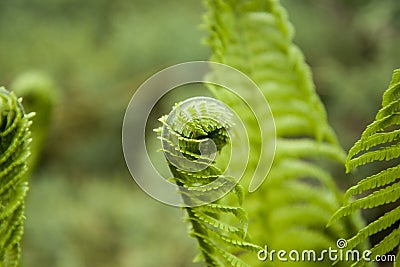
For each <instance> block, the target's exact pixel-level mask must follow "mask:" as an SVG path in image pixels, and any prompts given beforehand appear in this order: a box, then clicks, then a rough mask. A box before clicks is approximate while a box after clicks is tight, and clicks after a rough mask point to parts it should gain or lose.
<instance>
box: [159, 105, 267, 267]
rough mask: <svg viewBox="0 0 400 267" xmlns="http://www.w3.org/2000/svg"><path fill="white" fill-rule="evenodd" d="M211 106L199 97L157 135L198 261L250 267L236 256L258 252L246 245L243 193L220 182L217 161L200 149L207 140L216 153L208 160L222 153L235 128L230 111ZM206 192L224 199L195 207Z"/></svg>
mask: <svg viewBox="0 0 400 267" xmlns="http://www.w3.org/2000/svg"><path fill="white" fill-rule="evenodd" d="M211 100H212V99H211V98H206V97H197V98H192V99H188V100H186V101H184V102H182V103H179V104H177V105H175V107H174V109H173V110H172V111H171V113H170V114H169V115H168V116H167V117H165V116H164V117H162V118H161V119H160V121H161V122H162V123H163V127H162V128H161V129H158V130H156V132H157V133H158V135H159V138H160V139H161V141H162V144H163V149H162V151H164V153H165V155H166V158H167V161H168V165H169V168H170V170H171V172H172V174H173V176H174V177H173V179H172V180H173V181H174V182H175V183H176V184H177V185H178V186H180V188H181V190H180V192H179V193H180V194H181V196H182V199H183V200H184V203H185V204H186V205H187V207H185V210H186V213H187V221H188V222H189V223H190V224H191V226H192V229H191V231H190V235H191V236H193V237H195V238H196V239H197V241H198V245H199V250H200V251H201V253H202V255H201V256H199V257H197V258H196V260H198V259H203V260H204V261H205V263H206V264H207V266H228V265H230V266H237V267H239V266H240V267H245V266H249V265H247V264H246V263H245V262H244V261H242V260H240V259H239V258H238V257H236V256H235V255H234V254H235V253H238V252H239V251H241V252H246V251H248V252H256V251H258V250H259V249H260V247H259V246H257V245H255V244H252V243H251V242H249V241H248V240H247V226H248V222H247V214H246V212H245V211H244V209H243V208H241V207H240V206H239V205H240V204H241V202H242V200H243V196H242V195H243V190H242V189H241V188H240V187H241V186H240V185H235V180H234V179H233V178H232V177H229V176H223V172H222V170H221V169H220V168H218V167H217V166H216V164H215V159H213V158H212V157H210V155H209V154H207V153H203V152H204V151H202V149H201V145H202V144H205V142H209V141H210V140H211V142H212V143H213V144H214V145H215V147H214V148H215V149H216V151H211V154H213V153H215V154H219V153H221V149H222V148H223V147H224V146H225V145H226V144H228V143H229V135H228V132H227V130H228V129H230V128H231V127H232V126H233V123H232V122H231V117H232V114H231V113H230V111H229V110H228V109H226V107H224V108H221V107H220V106H219V105H220V104H219V102H217V101H216V100H213V101H211ZM206 151H207V149H206ZM203 159H204V161H202V160H203ZM196 168H197V169H196ZM225 187H227V188H231V189H229V190H227V189H225ZM210 192H211V193H218V192H228V194H227V195H225V196H224V197H223V198H222V199H220V200H216V201H213V202H211V203H204V202H203V203H201V204H202V205H198V204H197V203H198V202H199V200H202V197H203V196H204V194H205V193H210ZM231 195H232V196H233V195H236V202H238V203H237V204H235V205H234V204H233V202H234V201H233V199H232V197H231ZM238 250H239V251H238Z"/></svg>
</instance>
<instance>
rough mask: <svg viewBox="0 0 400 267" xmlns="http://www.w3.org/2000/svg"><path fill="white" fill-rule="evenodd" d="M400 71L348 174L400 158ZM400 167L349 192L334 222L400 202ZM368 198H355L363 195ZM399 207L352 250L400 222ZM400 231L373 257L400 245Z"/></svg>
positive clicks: (348, 164) (350, 161)
mask: <svg viewBox="0 0 400 267" xmlns="http://www.w3.org/2000/svg"><path fill="white" fill-rule="evenodd" d="M399 96H400V69H398V70H395V71H394V74H393V77H392V81H391V83H390V85H389V88H388V89H387V90H386V91H385V93H384V94H383V101H382V108H381V109H380V110H379V111H378V113H377V115H376V118H375V121H374V122H372V123H371V124H370V125H368V126H367V128H366V129H365V131H364V132H363V133H362V135H361V138H360V140H358V141H357V142H356V143H355V144H354V146H353V147H352V148H351V149H350V152H349V155H348V158H347V161H346V169H347V171H348V172H350V171H351V170H353V169H354V168H356V167H360V166H363V165H366V164H368V163H374V162H377V161H384V160H385V161H390V160H394V159H398V158H400V147H399V143H398V140H399V132H400V129H399V125H400V109H399V107H400V106H399V103H398V102H399ZM399 178H400V165H398V164H397V165H396V166H393V167H390V168H387V169H385V170H382V171H380V172H378V173H375V174H373V175H370V176H368V177H366V178H364V179H363V180H361V181H360V182H358V184H357V185H355V186H352V187H351V188H350V189H348V190H347V192H346V195H345V202H344V204H343V206H342V207H341V208H340V209H339V210H337V211H336V213H335V214H334V215H333V216H332V218H331V220H330V221H331V222H333V221H336V220H339V219H340V218H343V217H345V216H348V215H350V214H352V213H354V212H356V211H358V210H360V209H368V208H374V207H379V206H381V205H384V204H388V203H394V202H396V201H399V199H400V181H399ZM369 191H371V192H370V193H369V194H367V195H366V196H363V197H361V198H359V199H353V197H356V196H358V195H360V194H362V193H365V192H369ZM399 219H400V209H399V207H397V208H394V209H392V210H391V211H389V212H387V213H386V214H384V215H383V216H381V217H380V218H378V219H377V220H375V221H373V222H371V223H370V224H369V225H367V226H365V227H364V228H363V229H361V230H360V231H359V232H358V233H357V234H356V235H355V236H354V237H352V238H350V239H349V242H348V244H349V248H352V247H354V246H356V245H357V244H359V243H360V242H363V241H364V240H366V239H367V238H368V237H370V236H371V235H373V234H376V233H378V232H380V231H382V230H384V229H387V228H389V227H391V226H392V225H395V224H396V223H398V222H399ZM399 231H400V230H399V229H395V230H393V231H392V232H391V233H390V234H389V235H388V236H386V237H385V238H384V239H383V240H382V241H381V242H380V243H378V244H377V245H375V246H374V247H373V248H372V255H371V257H374V256H377V255H383V254H385V253H387V252H389V251H392V250H393V249H394V248H396V247H398V246H399V240H400V234H399V233H400V232H399ZM364 264H366V262H365V261H363V260H361V261H359V262H358V263H357V264H356V265H355V266H363V265H364Z"/></svg>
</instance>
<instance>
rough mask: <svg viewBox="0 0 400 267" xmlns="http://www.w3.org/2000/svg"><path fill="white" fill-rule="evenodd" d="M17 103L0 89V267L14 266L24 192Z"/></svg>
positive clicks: (24, 134)
mask: <svg viewBox="0 0 400 267" xmlns="http://www.w3.org/2000/svg"><path fill="white" fill-rule="evenodd" d="M33 115H34V114H33V113H29V114H25V112H24V109H23V107H22V104H21V99H17V97H16V96H15V94H14V93H12V92H8V91H7V90H6V89H5V88H4V87H0V266H2V267H8V266H10V267H11V266H12V267H14V266H18V265H19V259H20V253H21V248H20V241H21V237H22V233H23V223H24V219H25V217H24V208H25V207H24V199H25V196H26V193H27V191H28V182H27V181H26V176H25V173H26V171H27V159H28V156H29V154H30V151H29V145H30V142H31V139H30V131H29V126H30V125H31V118H32V116H33Z"/></svg>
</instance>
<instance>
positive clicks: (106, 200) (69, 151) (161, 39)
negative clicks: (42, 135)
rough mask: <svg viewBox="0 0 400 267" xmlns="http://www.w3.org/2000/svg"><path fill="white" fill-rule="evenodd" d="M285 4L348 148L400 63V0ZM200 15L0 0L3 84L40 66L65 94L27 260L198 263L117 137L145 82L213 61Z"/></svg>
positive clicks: (32, 213)
mask: <svg viewBox="0 0 400 267" xmlns="http://www.w3.org/2000/svg"><path fill="white" fill-rule="evenodd" d="M282 2H283V4H284V5H285V6H286V7H287V8H288V11H289V15H290V18H291V21H292V22H293V24H294V25H295V28H296V43H297V44H299V46H300V47H301V48H302V49H303V51H304V53H305V55H306V59H307V61H308V62H309V63H310V65H311V67H312V69H313V73H314V78H315V82H316V84H317V89H318V92H319V94H320V95H321V97H322V100H323V101H324V103H325V104H326V107H327V111H328V116H329V120H330V122H331V124H332V125H333V126H334V128H335V129H336V131H337V134H338V136H339V139H340V141H341V142H342V144H343V145H344V146H345V148H349V147H350V145H351V144H353V143H354V141H355V140H356V139H357V138H358V136H359V135H360V133H361V132H362V130H363V129H364V128H365V126H366V125H367V123H368V122H369V121H372V120H373V117H374V113H375V111H376V110H377V109H378V107H379V105H380V101H381V95H382V93H383V89H382V88H384V87H385V85H386V81H387V80H389V79H390V75H391V72H392V70H393V69H395V68H396V67H399V59H400V49H398V47H400V30H399V28H400V16H399V15H400V2H399V1H398V0H385V1H381V0H303V1H297V0H283V1H282ZM203 11H204V8H203V7H202V4H201V1H195V0H190V1H178V0H172V1H164V2H160V1H156V0H134V1H128V0H114V1H111V0H87V1H78V0H54V1H48V0H45V1H43V0H29V1H28V0H13V1H0V81H1V84H3V85H6V86H8V87H9V88H10V89H12V88H11V87H10V86H11V83H12V81H13V80H15V79H16V78H17V76H18V75H20V74H21V73H23V72H25V71H31V70H38V71H41V72H43V73H45V74H47V75H48V76H50V77H52V78H53V79H54V83H55V84H56V87H57V88H59V89H60V90H59V93H58V100H57V101H56V106H55V107H54V108H55V109H54V116H53V123H52V125H51V126H50V134H49V137H48V138H47V140H46V144H45V147H44V151H43V153H44V154H43V156H42V158H41V161H40V162H39V164H38V169H37V172H36V173H35V174H34V175H33V177H32V179H31V191H30V194H29V195H28V202H27V223H26V231H25V232H26V233H25V236H24V245H23V263H24V264H23V265H24V266H54V267H58V266H138V267H142V266H145V267H146V266H150V267H151V266H160V264H162V265H163V266H171V267H172V266H174V267H175V266H191V265H193V264H192V263H190V262H191V259H192V258H193V256H194V255H195V250H194V244H193V243H191V242H192V240H190V239H189V238H187V237H186V229H185V227H184V224H182V225H179V222H180V221H181V212H180V211H179V210H178V209H175V208H171V207H167V206H165V205H161V204H159V203H157V202H156V201H154V200H152V199H150V198H149V197H148V196H147V195H145V194H144V193H142V192H141V191H140V190H138V188H137V186H136V185H135V183H134V182H133V181H132V178H131V177H130V176H129V174H128V172H127V171H126V167H125V164H124V159H123V156H122V151H121V138H120V137H121V124H122V118H123V116H124V109H125V107H126V106H127V104H128V102H129V99H130V97H131V96H132V94H133V92H134V90H135V88H137V86H138V85H139V84H140V83H141V82H143V81H144V80H145V79H146V78H147V77H149V76H150V75H151V74H153V73H154V72H155V71H158V70H160V69H162V68H163V67H166V66H169V65H171V64H175V63H179V62H183V61H188V60H200V59H208V58H209V55H210V52H209V50H208V48H206V47H205V46H203V45H201V40H202V38H203V37H204V36H205V33H203V32H202V31H201V30H200V29H199V24H200V23H201V21H202V18H201V16H202V13H203ZM340 171H341V170H340ZM339 178H343V177H339ZM343 180H346V179H342V181H343ZM353 183H354V181H349V182H348V183H347V184H343V185H342V186H347V185H348V184H353ZM166 229H169V230H168V231H166ZM175 231H176V232H175ZM187 242H189V243H187Z"/></svg>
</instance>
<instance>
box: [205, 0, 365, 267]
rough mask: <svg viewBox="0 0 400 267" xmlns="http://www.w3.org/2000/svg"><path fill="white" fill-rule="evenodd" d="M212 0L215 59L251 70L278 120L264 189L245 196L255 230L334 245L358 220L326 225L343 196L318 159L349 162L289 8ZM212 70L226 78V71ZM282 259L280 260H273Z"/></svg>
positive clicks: (269, 238)
mask: <svg viewBox="0 0 400 267" xmlns="http://www.w3.org/2000/svg"><path fill="white" fill-rule="evenodd" d="M207 6H208V10H209V11H208V14H207V16H206V24H207V27H208V29H209V31H210V35H209V38H208V39H207V43H208V44H209V45H210V46H211V47H212V49H213V52H214V54H213V56H212V58H211V59H212V60H213V61H217V62H221V63H224V64H227V65H230V66H232V67H234V68H237V69H239V70H241V71H242V72H243V73H245V74H246V75H248V76H249V77H250V78H251V79H252V80H253V81H254V82H255V83H256V84H257V85H258V86H259V88H260V89H261V91H262V92H263V94H264V96H265V98H266V99H267V100H268V102H269V104H270V107H271V110H272V113H273V115H274V120H275V124H276V132H277V141H276V154H275V159H274V163H273V165H272V168H271V171H270V173H269V175H268V177H267V180H266V181H265V183H264V185H263V186H262V187H261V188H260V190H259V191H257V192H255V194H254V195H250V196H249V197H248V198H247V201H246V203H245V208H246V210H247V211H248V212H249V214H250V221H251V223H252V228H251V229H253V230H254V231H259V232H258V233H261V232H265V235H262V236H261V235H260V234H258V235H255V236H257V237H258V239H257V242H258V243H264V244H267V245H268V247H270V248H271V249H287V250H291V249H298V250H304V249H315V250H316V251H318V250H322V249H326V248H327V247H336V240H337V239H338V238H343V237H346V236H349V232H352V231H354V228H357V227H358V226H356V225H357V224H359V222H353V221H352V222H347V223H348V224H347V225H345V224H336V225H335V226H334V227H333V228H331V229H326V227H325V226H326V223H327V222H328V220H329V218H330V216H331V214H333V213H334V212H335V210H336V209H337V207H338V206H339V205H340V202H341V198H342V195H341V193H340V192H339V190H338V188H337V187H336V185H335V184H334V181H333V178H332V175H331V174H330V173H329V171H327V170H326V169H324V167H323V166H322V164H320V163H321V158H325V159H329V160H333V162H337V163H344V161H345V153H344V151H343V150H342V148H341V147H340V145H339V144H338V142H337V140H336V136H335V134H334V132H333V130H332V129H331V127H330V126H329V124H328V123H327V118H326V114H325V110H324V107H323V105H322V103H321V101H320V99H319V97H318V95H317V94H316V92H315V89H314V85H313V82H312V77H311V72H310V69H309V67H308V66H307V64H306V63H305V61H304V56H303V55H302V53H301V51H300V50H299V49H298V47H297V46H295V45H294V44H293V43H292V42H293V41H292V40H293V28H292V26H291V24H290V23H289V22H288V19H287V14H286V12H285V10H284V9H283V7H282V6H281V5H280V2H279V1H278V0H208V1H207ZM213 75H217V76H220V77H221V79H223V78H224V74H223V73H213ZM238 86H240V85H238ZM211 90H212V92H213V93H214V94H215V96H216V97H217V98H218V99H223V100H224V103H227V104H228V105H229V106H230V107H232V108H233V109H234V110H235V111H236V112H237V113H241V114H242V113H246V111H245V110H243V111H239V110H238V109H240V107H238V106H239V104H238V103H237V100H235V99H234V98H232V97H229V95H228V94H227V93H226V91H224V90H220V89H219V88H212V89H211ZM236 107H237V108H236ZM252 108H257V107H252ZM247 117H248V120H249V122H248V124H247V125H248V129H247V130H248V131H250V133H249V135H250V146H251V149H252V150H253V151H257V150H259V147H261V145H262V140H261V139H260V138H258V136H259V135H258V133H257V122H256V121H254V120H252V118H251V114H249V115H248V116H247ZM261 124H262V122H261ZM251 131H252V132H253V133H251ZM255 154H257V153H255ZM256 163H257V158H255V157H254V156H253V157H250V162H249V168H255V166H256ZM253 214H254V216H252V215H253ZM257 214H258V215H257ZM250 233H251V230H250ZM256 264H257V263H254V265H256ZM263 264H265V263H263ZM285 264H287V263H284V262H275V263H274V266H280V265H285ZM292 264H296V263H292ZM301 264H302V266H307V264H310V265H312V263H305V262H302V263H301ZM323 264H327V266H329V265H330V264H331V263H321V262H319V266H321V265H323ZM263 266H264V265H263ZM285 266H286V265H285Z"/></svg>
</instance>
